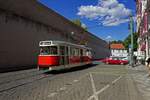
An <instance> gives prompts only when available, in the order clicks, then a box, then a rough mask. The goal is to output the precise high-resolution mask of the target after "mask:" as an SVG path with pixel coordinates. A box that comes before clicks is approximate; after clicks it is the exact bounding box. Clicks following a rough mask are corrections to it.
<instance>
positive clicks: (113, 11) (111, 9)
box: [77, 0, 131, 26]
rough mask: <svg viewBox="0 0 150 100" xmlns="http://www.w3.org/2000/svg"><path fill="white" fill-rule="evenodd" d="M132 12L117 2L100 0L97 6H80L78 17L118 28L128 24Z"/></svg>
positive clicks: (115, 0)
mask: <svg viewBox="0 0 150 100" xmlns="http://www.w3.org/2000/svg"><path fill="white" fill-rule="evenodd" d="M130 14H131V10H130V9H128V8H126V7H125V6H124V4H122V3H119V2H118V1H117V0H99V2H98V4H97V5H95V6H94V5H87V6H80V7H79V8H78V13H77V15H79V16H81V17H85V18H88V19H94V20H98V21H99V22H100V23H101V24H102V25H103V26H116V25H119V24H122V23H125V22H128V21H129V20H128V17H129V15H130Z"/></svg>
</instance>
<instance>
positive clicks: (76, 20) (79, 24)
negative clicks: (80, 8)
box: [72, 19, 88, 31]
mask: <svg viewBox="0 0 150 100" xmlns="http://www.w3.org/2000/svg"><path fill="white" fill-rule="evenodd" d="M72 22H73V23H74V24H76V25H77V26H80V27H81V28H83V29H84V30H85V31H87V30H88V29H87V27H86V26H85V24H83V23H82V22H81V21H80V19H74V20H72Z"/></svg>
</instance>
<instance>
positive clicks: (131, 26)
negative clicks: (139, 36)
mask: <svg viewBox="0 0 150 100" xmlns="http://www.w3.org/2000/svg"><path fill="white" fill-rule="evenodd" d="M130 34H131V66H132V67H133V66H134V61H133V17H132V15H130Z"/></svg>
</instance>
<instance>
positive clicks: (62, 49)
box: [38, 41, 92, 70]
mask: <svg viewBox="0 0 150 100" xmlns="http://www.w3.org/2000/svg"><path fill="white" fill-rule="evenodd" d="M39 46H40V54H39V56H38V69H46V70H47V69H48V70H58V69H65V68H71V67H76V66H82V65H86V64H91V63H92V55H91V49H90V48H87V47H85V46H83V45H76V44H72V43H68V42H63V41H40V43H39Z"/></svg>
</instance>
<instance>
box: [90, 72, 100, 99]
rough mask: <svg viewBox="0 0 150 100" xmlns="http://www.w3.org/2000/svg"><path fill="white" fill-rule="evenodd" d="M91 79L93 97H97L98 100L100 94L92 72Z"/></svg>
mask: <svg viewBox="0 0 150 100" xmlns="http://www.w3.org/2000/svg"><path fill="white" fill-rule="evenodd" d="M90 80H91V84H92V89H93V97H94V98H95V100H98V95H97V94H96V87H95V83H94V79H93V76H92V74H91V73H90Z"/></svg>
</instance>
